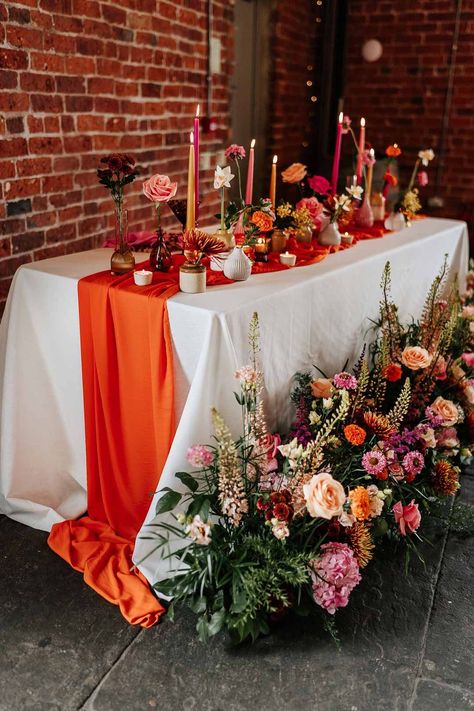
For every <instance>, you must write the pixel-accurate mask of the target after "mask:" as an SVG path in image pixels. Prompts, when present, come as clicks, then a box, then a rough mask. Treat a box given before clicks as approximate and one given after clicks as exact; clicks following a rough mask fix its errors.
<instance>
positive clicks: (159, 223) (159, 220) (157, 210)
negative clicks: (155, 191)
mask: <svg viewBox="0 0 474 711" xmlns="http://www.w3.org/2000/svg"><path fill="white" fill-rule="evenodd" d="M155 204H156V219H157V222H158V232H159V231H160V230H161V202H157V203H155Z"/></svg>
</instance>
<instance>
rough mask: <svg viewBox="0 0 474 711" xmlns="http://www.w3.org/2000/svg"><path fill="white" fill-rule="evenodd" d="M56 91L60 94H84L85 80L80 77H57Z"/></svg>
mask: <svg viewBox="0 0 474 711" xmlns="http://www.w3.org/2000/svg"><path fill="white" fill-rule="evenodd" d="M56 90H57V91H58V92H59V93H60V94H84V92H85V90H86V87H85V80H84V78H83V77H80V76H73V77H71V76H68V75H63V76H57V77H56Z"/></svg>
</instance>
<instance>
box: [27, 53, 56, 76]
mask: <svg viewBox="0 0 474 711" xmlns="http://www.w3.org/2000/svg"><path fill="white" fill-rule="evenodd" d="M30 56H31V66H32V68H33V69H38V70H40V71H45V72H63V71H64V57H60V56H58V55H56V54H46V53H44V52H32V53H31V55H30Z"/></svg>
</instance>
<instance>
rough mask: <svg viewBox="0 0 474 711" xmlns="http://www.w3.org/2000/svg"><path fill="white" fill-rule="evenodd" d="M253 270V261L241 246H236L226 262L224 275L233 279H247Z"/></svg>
mask: <svg viewBox="0 0 474 711" xmlns="http://www.w3.org/2000/svg"><path fill="white" fill-rule="evenodd" d="M251 271H252V262H251V261H250V259H249V258H248V257H247V255H246V254H245V252H244V251H243V250H242V248H241V247H234V249H233V250H232V252H231V253H230V256H229V257H228V258H227V259H226V261H225V264H224V276H226V277H227V278H228V279H232V280H233V281H246V280H247V279H248V278H249V276H250V272H251Z"/></svg>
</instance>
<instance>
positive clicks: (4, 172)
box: [0, 160, 16, 179]
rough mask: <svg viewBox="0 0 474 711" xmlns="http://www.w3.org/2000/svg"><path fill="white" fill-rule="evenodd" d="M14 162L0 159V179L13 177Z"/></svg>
mask: <svg viewBox="0 0 474 711" xmlns="http://www.w3.org/2000/svg"><path fill="white" fill-rule="evenodd" d="M15 168H16V163H14V162H13V161H12V160H2V161H0V179H3V178H13V177H14V175H15Z"/></svg>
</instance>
